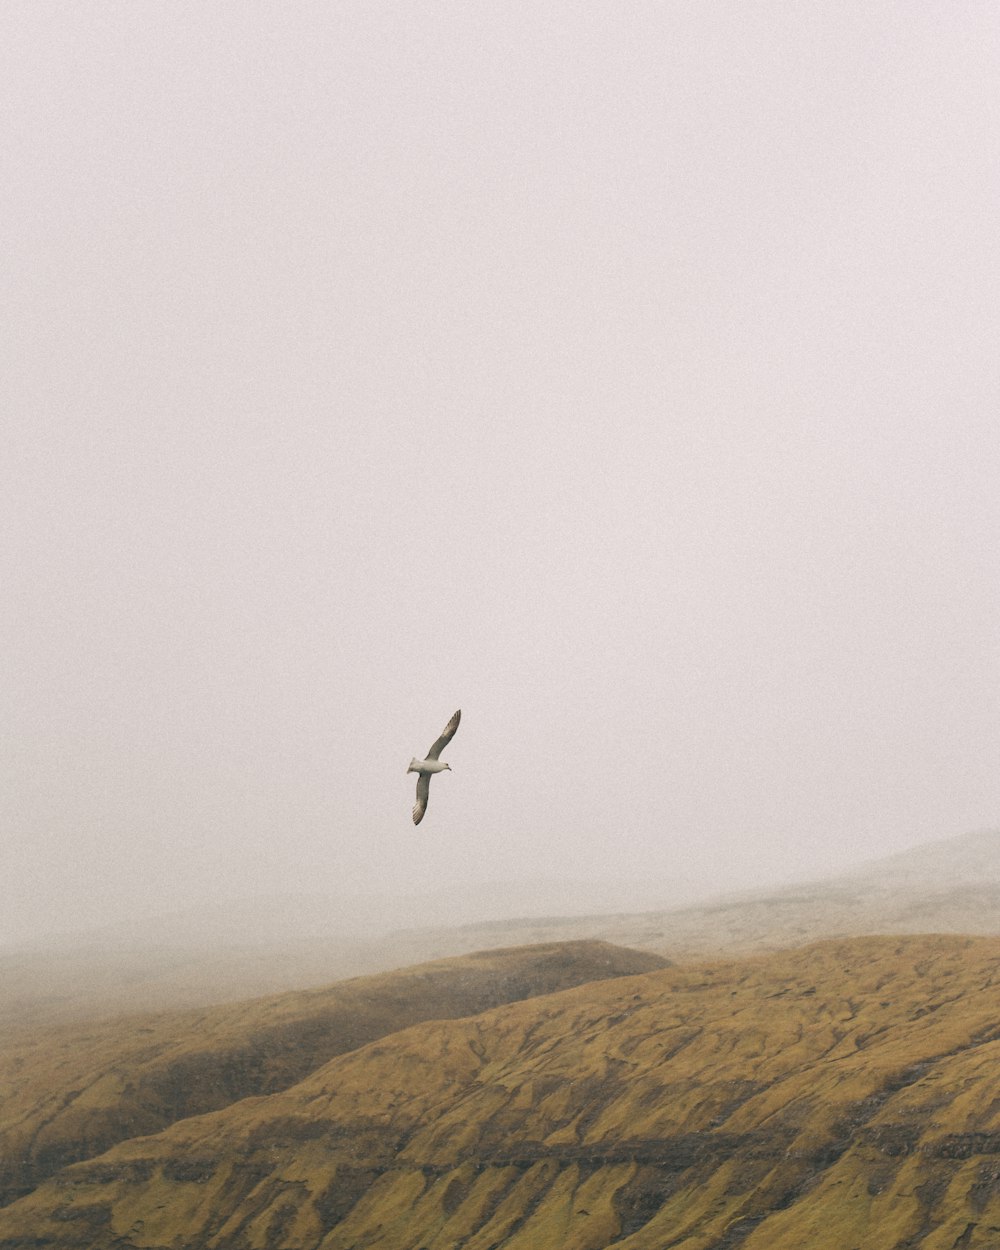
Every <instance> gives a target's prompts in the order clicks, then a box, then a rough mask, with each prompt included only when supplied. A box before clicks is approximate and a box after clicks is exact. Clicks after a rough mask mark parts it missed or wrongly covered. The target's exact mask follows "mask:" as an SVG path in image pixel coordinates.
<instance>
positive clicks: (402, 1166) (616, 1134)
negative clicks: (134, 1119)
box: [0, 936, 1000, 1250]
mask: <svg viewBox="0 0 1000 1250" xmlns="http://www.w3.org/2000/svg"><path fill="white" fill-rule="evenodd" d="M998 971H1000V941H997V940H996V939H991V938H978V939H976V938H960V937H947V936H937V937H880V938H860V939H851V940H847V941H832V942H824V943H820V944H819V945H816V946H813V947H808V948H805V949H801V950H795V951H784V952H779V953H777V954H772V955H767V956H758V957H754V958H750V959H740V960H732V961H721V962H720V961H715V962H709V963H703V964H698V965H689V966H674V967H668V968H665V969H662V970H659V971H652V972H648V973H644V974H642V975H640V976H633V977H626V978H624V979H616V980H612V981H605V982H601V983H597V984H587V985H582V986H578V987H576V988H571V989H566V990H564V991H562V992H560V993H556V994H552V995H547V996H544V997H540V998H534V999H531V1000H530V1001H523V1002H518V1003H514V1004H510V1005H505V1006H501V1007H497V1008H494V1009H493V1010H491V1011H488V1012H486V1013H484V1014H481V1015H477V1016H473V1017H468V1018H463V1019H455V1020H447V1021H445V1020H437V1021H428V1022H426V1023H422V1024H416V1025H414V1026H412V1027H410V1028H408V1029H405V1030H403V1031H402V1032H397V1033H394V1034H392V1035H388V1036H385V1037H383V1038H381V1039H379V1040H377V1041H374V1042H372V1043H371V1044H369V1045H367V1046H364V1047H362V1048H360V1049H356V1050H353V1051H351V1052H350V1053H347V1054H342V1055H340V1056H339V1057H337V1058H334V1059H332V1060H331V1061H330V1062H328V1063H326V1064H325V1065H324V1066H322V1067H321V1068H319V1069H318V1070H316V1071H314V1072H312V1073H311V1074H310V1075H309V1076H307V1077H305V1078H304V1079H303V1080H301V1081H299V1082H298V1083H297V1084H295V1085H293V1086H291V1087H290V1088H288V1089H286V1090H284V1091H282V1092H278V1093H274V1094H272V1095H270V1096H267V1097H258V1098H252V1099H248V1100H244V1101H242V1102H239V1103H236V1104H234V1105H232V1106H230V1107H228V1108H226V1109H224V1110H221V1111H218V1112H215V1113H213V1114H208V1115H203V1116H198V1117H194V1118H191V1119H186V1120H181V1121H179V1122H177V1123H175V1124H173V1125H172V1126H171V1127H169V1128H167V1129H166V1130H165V1131H163V1132H161V1133H158V1134H157V1135H155V1136H152V1137H146V1138H142V1139H137V1140H132V1141H128V1142H123V1143H121V1144H120V1145H118V1146H116V1147H115V1148H114V1149H113V1150H111V1151H109V1152H107V1153H106V1154H104V1155H103V1156H101V1157H100V1158H97V1159H91V1160H89V1161H87V1162H83V1163H78V1164H76V1165H74V1166H72V1167H69V1168H66V1169H64V1170H63V1171H61V1172H60V1173H59V1174H58V1175H56V1176H54V1177H53V1178H52V1179H51V1180H49V1181H48V1182H46V1183H45V1184H43V1185H42V1186H40V1187H39V1188H38V1189H37V1190H36V1191H35V1192H34V1193H32V1194H30V1195H28V1196H26V1197H25V1198H23V1199H21V1200H20V1201H18V1202H15V1203H14V1204H12V1205H11V1206H10V1207H8V1208H6V1209H5V1210H4V1211H2V1212H0V1246H2V1247H4V1248H5V1250H15V1247H17V1248H19V1250H23V1248H25V1247H28V1246H36V1247H37V1246H41V1245H45V1246H54V1247H59V1246H66V1247H70V1246H73V1247H84V1246H86V1247H90V1248H92V1250H103V1248H105V1247H106V1248H107V1250H111V1248H112V1247H114V1248H115V1250H140V1248H142V1250H167V1248H170V1250H179V1248H180V1247H190V1248H192V1250H195V1248H198V1250H200V1248H202V1247H204V1248H205V1250H209V1248H212V1250H251V1248H252V1250H460V1248H461V1250H549V1248H551V1250H557V1248H558V1250H605V1248H606V1247H610V1246H614V1247H615V1248H616V1250H664V1248H665V1247H671V1248H676V1250H737V1248H739V1250H803V1248H804V1247H808V1248H809V1250H867V1248H869V1247H872V1246H875V1245H877V1246H878V1247H879V1250H913V1248H914V1247H917V1246H919V1247H922V1250H995V1247H996V1246H997V1245H998V1244H1000V1165H998V1163H997V1158H998V1156H1000V1087H998V1082H997V1076H996V1073H997V1071H998V1070H1000V1066H998V1065H1000V976H998Z"/></svg>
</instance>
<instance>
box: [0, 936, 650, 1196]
mask: <svg viewBox="0 0 1000 1250" xmlns="http://www.w3.org/2000/svg"><path fill="white" fill-rule="evenodd" d="M662 963H663V961H662V960H661V959H658V958H657V957H654V956H650V955H646V954H642V953H639V952H628V951H624V950H621V949H620V948H615V947H610V946H607V945H605V944H603V943H600V942H581V943H574V944H569V945H559V946H552V945H548V946H536V947H531V948H525V949H513V950H504V951H488V952H484V953H480V954H478V955H471V956H464V957H460V958H456V959H451V960H442V961H439V962H436V963H430V964H423V965H419V966H417V967H415V968H408V969H404V970H401V971H398V972H394V973H385V974H382V975H379V976H373V977H359V978H355V979H353V980H350V981H345V982H342V983H340V984H337V985H333V986H329V987H326V988H324V989H321V990H310V991H298V992H294V993H288V994H282V995H277V996H274V997H269V998H262V999H255V1000H252V1001H250V1002H246V1003H239V1004H235V1005H230V1006H225V1007H219V1008H214V1009H210V1010H198V1011H187V1012H167V1013H161V1014H158V1015H146V1016H127V1017H121V1018H118V1019H115V1020H110V1021H103V1022H96V1023H95V1022H90V1023H87V1024H85V1025H78V1026H64V1027H62V1028H60V1029H58V1030H51V1031H50V1030H45V1031H41V1032H37V1033H27V1034H22V1035H21V1036H20V1037H19V1038H18V1040H16V1041H10V1042H8V1044H7V1045H6V1046H5V1047H3V1048H0V1201H2V1200H6V1201H10V1200H12V1199H13V1198H16V1197H18V1196H20V1195H21V1194H23V1193H25V1192H28V1191H29V1190H30V1189H31V1188H33V1187H34V1186H35V1185H36V1184H37V1183H38V1182H39V1181H40V1180H43V1179H44V1178H45V1177H46V1176H48V1175H51V1174H52V1173H53V1172H55V1171H57V1170H59V1169H60V1168H62V1167H64V1166H65V1165H67V1164H69V1163H72V1162H74V1161H76V1160H78V1159H84V1158H89V1157H92V1156H93V1155H96V1154H100V1153H102V1152H103V1151H104V1150H106V1149H108V1148H109V1147H110V1146H113V1145H114V1144H115V1143H117V1142H119V1141H123V1140H126V1139H127V1138H131V1137H138V1136H143V1135H148V1134H151V1133H156V1132H159V1131H160V1130H161V1129H163V1128H165V1127H167V1126H168V1125H169V1124H172V1123H173V1122H174V1121H175V1120H179V1119H182V1118H185V1117H188V1116H191V1115H198V1114H202V1113H204V1112H207V1111H213V1110H218V1109H220V1108H222V1107H226V1106H228V1105H229V1104H230V1103H233V1102H235V1101H237V1100H238V1099H241V1098H246V1097H248V1096H250V1095H260V1094H271V1093H274V1092H275V1091H278V1090H281V1089H285V1088H286V1087H288V1086H289V1085H291V1084H293V1083H294V1082H296V1081H298V1080H300V1079H302V1078H303V1077H304V1076H306V1075H307V1074H308V1073H310V1072H312V1071H313V1070H314V1069H316V1068H317V1067H319V1066H320V1065H321V1064H323V1063H325V1062H327V1060H329V1059H330V1058H331V1057H333V1056H334V1055H338V1054H342V1053H344V1052H345V1051H348V1050H351V1049H353V1048H355V1047H357V1046H360V1045H363V1044H364V1043H366V1042H370V1041H372V1040H373V1039H375V1038H378V1037H382V1036H383V1035H385V1034H387V1033H392V1032H395V1031H397V1030H398V1029H401V1028H404V1027H406V1026H407V1025H410V1024H413V1023H415V1022H417V1021H420V1020H426V1019H444V1018H450V1017H454V1016H463V1015H471V1014H474V1013H476V1012H479V1011H482V1010H484V1009H485V1008H487V1007H492V1006H495V1005H497V1004H498V1003H506V1002H510V1001H513V1000H516V999H520V998H525V997H527V996H529V995H532V994H541V993H548V992H551V991H553V990H557V989H562V988H564V987H566V986H569V985H576V984H579V983H580V982H582V981H589V980H593V979H596V978H600V977H605V976H617V975H621V974H622V973H631V972H637V971H640V970H644V969H647V968H653V967H658V966H661V965H662Z"/></svg>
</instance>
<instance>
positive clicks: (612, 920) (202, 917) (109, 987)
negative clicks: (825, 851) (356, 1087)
mask: <svg viewBox="0 0 1000 1250" xmlns="http://www.w3.org/2000/svg"><path fill="white" fill-rule="evenodd" d="M699 889H701V890H702V891H703V893H702V896H701V898H700V899H699V900H698V901H695V902H692V901H691V899H690V896H691V894H692V893H694V894H697V892H698V890H699ZM657 899H659V900H661V901H660V902H659V904H657V902H656V900H657ZM663 900H666V901H663ZM920 932H939V933H982V934H989V933H997V932H1000V833H997V832H982V833H970V834H966V835H963V836H960V837H955V838H948V839H943V840H939V841H935V842H931V843H927V844H925V845H923V846H918V847H916V848H914V849H912V850H909V851H905V852H902V853H900V854H896V855H892V856H888V857H884V858H880V859H875V860H872V861H871V862H869V863H866V864H862V865H859V866H857V867H856V868H853V869H851V870H850V871H848V872H845V873H842V874H839V875H837V876H832V877H829V878H825V879H822V880H818V881H808V882H800V883H796V884H793V885H780V886H776V887H772V888H769V889H756V890H750V891H745V892H732V891H730V892H729V893H726V894H720V893H716V894H715V896H714V897H713V896H712V891H711V887H710V884H708V885H706V884H703V885H702V886H699V885H698V883H697V882H695V881H692V880H686V881H682V882H679V883H677V885H676V889H675V892H674V893H673V894H671V887H670V886H669V885H661V884H660V883H658V882H655V881H654V882H648V883H646V884H645V885H643V886H641V887H636V886H632V885H631V884H630V883H627V882H615V881H613V880H612V881H609V882H605V883H603V884H602V883H596V884H593V885H587V883H576V882H572V881H559V880H548V881H538V882H528V883H517V882H507V883H493V884H492V885H488V886H483V887H482V888H481V889H478V890H467V891H462V892H459V893H455V892H449V891H444V890H442V891H440V892H437V893H435V894H433V895H414V896H410V897H407V898H387V897H380V896H377V895H370V896H367V897H357V896H348V895H343V896H325V895H319V894H315V895H308V896H301V895H294V896H293V895H273V896H267V897H264V898H260V899H250V900H242V901H236V902H232V903H220V904H219V905H218V906H216V907H199V908H191V909H188V910H186V911H184V912H179V913H173V914H170V915H166V916H157V917H151V918H149V919H148V920H145V921H143V922H141V923H138V922H136V923H130V924H122V925H119V926H113V927H107V928H105V929H102V930H96V931H92V932H89V933H84V934H69V935H64V936H62V937H61V938H59V939H57V940H56V939H53V940H50V941H48V942H44V943H39V944H35V945H33V946H26V947H20V948H11V949H8V950H6V951H0V1013H2V1019H3V1021H4V1023H5V1026H7V1027H9V1026H11V1025H14V1024H21V1023H24V1024H42V1023H44V1022H46V1021H48V1022H55V1021H58V1020H61V1019H66V1018H72V1017H74V1016H76V1017H83V1016H87V1015H93V1014H101V1013H106V1012H108V1011H127V1010H144V1009H149V1010H155V1009H159V1008H163V1007H194V1006H198V1005H200V1004H208V1003H213V1002H222V1001H227V1000H228V1001H237V1000H239V999H241V998H246V997H248V996H251V995H255V994H268V993H276V992H280V991H282V990H287V989H296V988H305V987H307V986H310V985H322V984H325V983H327V982H329V981H330V980H332V979H337V978H343V977H349V976H359V975H364V974H370V973H376V972H380V971H385V970H388V969H391V968H398V967H403V966H405V965H407V964H411V963H414V962H418V961H420V960H425V959H437V958H444V957H448V956H451V955H459V954H463V953H467V952H470V951H474V950H481V949H484V948H488V947H498V946H517V945H524V944H527V943H533V942H551V941H565V940H578V939H597V940H602V941H608V942H612V943H616V944H619V945H624V946H629V947H635V948H640V949H645V950H650V951H654V952H656V953H659V954H663V955H665V956H668V957H669V958H673V959H676V958H693V957H700V956H703V955H707V954H712V953H714V952H735V951H747V952H749V951H753V950H775V949H778V948H780V947H783V946H788V945H795V944H802V943H806V942H810V941H815V940H818V939H821V938H824V937H838V936H848V935H854V934H864V933H920ZM3 1027H4V1026H0V1030H2V1028H3Z"/></svg>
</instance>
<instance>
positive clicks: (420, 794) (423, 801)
mask: <svg viewBox="0 0 1000 1250" xmlns="http://www.w3.org/2000/svg"><path fill="white" fill-rule="evenodd" d="M461 719H462V709H461V708H459V710H458V711H457V712H456V713H455V715H454V716H453V717H452V718H451V720H450V721H449V722H448V724H447V725H446V726H445V728H444V733H442V735H441V737H440V738H438V740H437V742H435V743H434V745H433V746H432V747H431V749H430V750H429V751H428V752H427V758H426V759H423V760H418V759H417V757H416V756H414V757H413V759H412V760H410V767H409V768H408V769H407V770H406V771H407V772H408V773H416V774H417V801H416V804H415V805H414V808H413V823H414V824H415V825H419V824H420V822H421V821H422V820H423V818H424V812H426V811H427V798H428V795H429V794H430V788H431V777H432V776H433V775H434V773H443V772H450V771H451V765H450V764H445V763H444V761H443V760H441V759H439V758H438V757H439V756H440V754H441V752H442V751H443V750H444V749H445V747H446V746H447V745H448V743H449V742H450V741H451V740H452V738H454V736H455V730H456V729H457V728H458V722H459V721H460V720H461Z"/></svg>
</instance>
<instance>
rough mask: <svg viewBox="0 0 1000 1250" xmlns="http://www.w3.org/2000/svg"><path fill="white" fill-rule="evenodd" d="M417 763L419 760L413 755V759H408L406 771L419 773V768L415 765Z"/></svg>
mask: <svg viewBox="0 0 1000 1250" xmlns="http://www.w3.org/2000/svg"><path fill="white" fill-rule="evenodd" d="M419 763H420V761H419V760H418V759H417V757H416V756H414V757H413V759H412V760H410V767H409V768H408V769H407V770H406V771H407V772H408V773H419V772H420V769H419V768H418V767H417V764H419Z"/></svg>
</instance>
